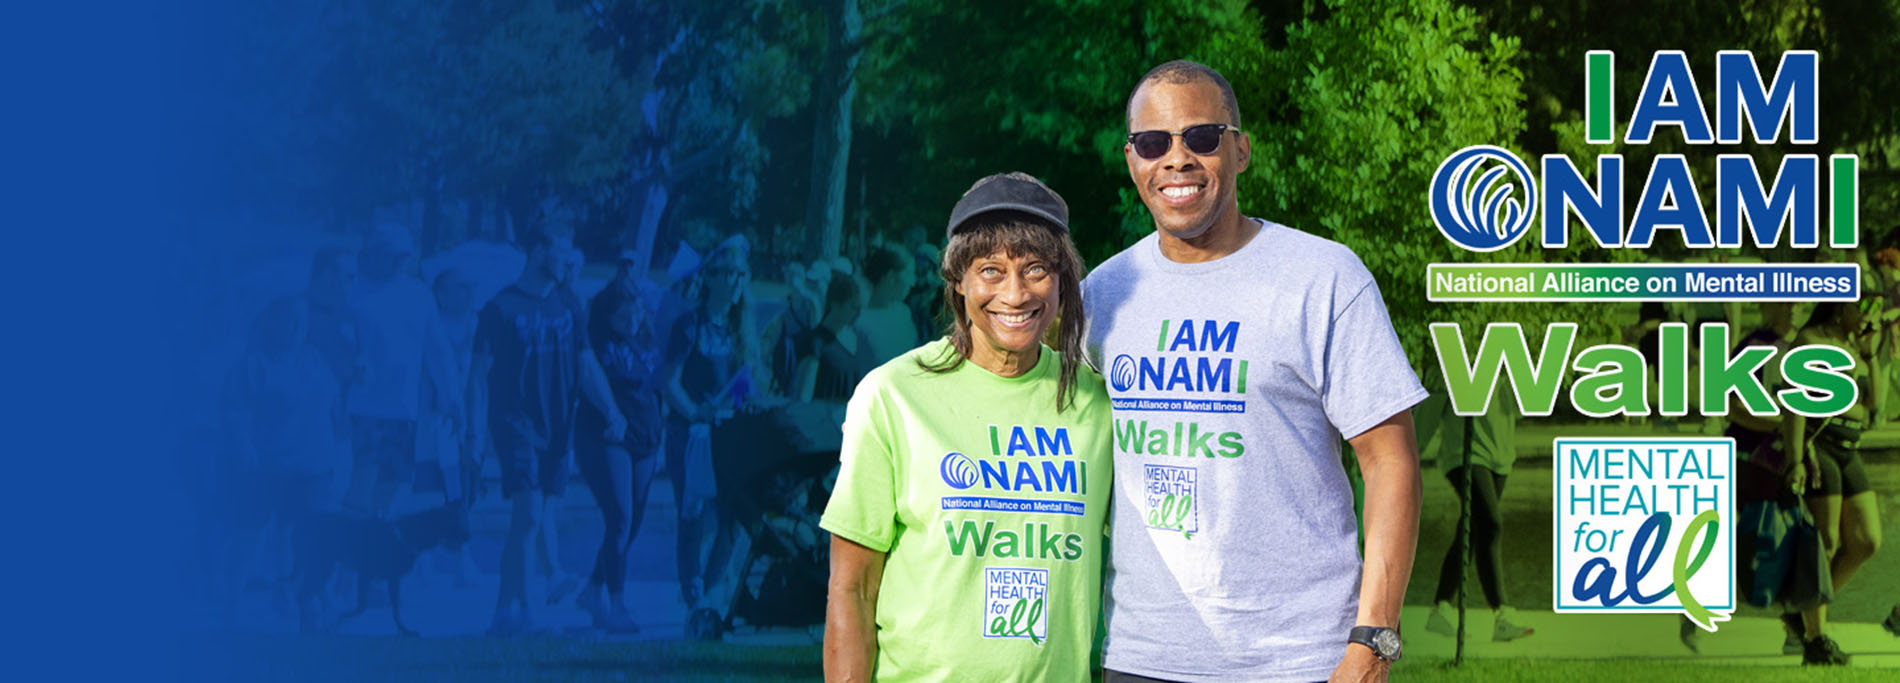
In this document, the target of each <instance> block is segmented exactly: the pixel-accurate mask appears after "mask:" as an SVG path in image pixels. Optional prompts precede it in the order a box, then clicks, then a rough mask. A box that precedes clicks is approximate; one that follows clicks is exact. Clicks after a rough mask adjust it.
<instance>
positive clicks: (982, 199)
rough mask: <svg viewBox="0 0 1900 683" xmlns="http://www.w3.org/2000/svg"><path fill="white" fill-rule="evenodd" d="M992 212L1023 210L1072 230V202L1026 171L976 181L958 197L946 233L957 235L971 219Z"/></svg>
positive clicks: (1065, 232)
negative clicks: (1066, 200) (1070, 215)
mask: <svg viewBox="0 0 1900 683" xmlns="http://www.w3.org/2000/svg"><path fill="white" fill-rule="evenodd" d="M991 211H1021V212H1023V213H1027V214H1030V215H1032V216H1036V217H1039V218H1043V219H1047V220H1048V221H1049V222H1050V223H1052V224H1054V225H1055V227H1056V228H1057V230H1058V231H1059V232H1061V233H1063V234H1065V235H1066V234H1068V232H1069V203H1068V202H1065V201H1062V195H1058V194H1056V191H1055V190H1051V189H1049V186H1048V185H1044V184H1042V181H1040V180H1037V179H1036V178H1035V176H1032V175H1029V174H1027V173H998V174H996V175H992V176H985V177H984V178H983V179H982V180H978V181H976V184H974V185H971V186H970V189H969V190H967V191H965V192H964V193H963V198H962V199H959V200H957V207H956V208H955V209H951V210H950V228H949V230H948V232H946V233H945V235H946V236H947V237H953V236H955V235H956V234H957V231H958V230H960V229H962V228H963V226H964V225H966V224H968V223H969V222H970V219H971V218H975V217H976V216H977V215H979V214H985V213H989V212H991Z"/></svg>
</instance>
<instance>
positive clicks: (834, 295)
mask: <svg viewBox="0 0 1900 683" xmlns="http://www.w3.org/2000/svg"><path fill="white" fill-rule="evenodd" d="M861 297H863V290H861V289H859V288H858V277H857V276H856V275H852V274H850V273H832V274H831V283H830V284H827V285H825V310H827V311H829V310H831V309H834V308H837V307H840V306H843V305H845V304H858V303H863V302H862V301H860V299H861Z"/></svg>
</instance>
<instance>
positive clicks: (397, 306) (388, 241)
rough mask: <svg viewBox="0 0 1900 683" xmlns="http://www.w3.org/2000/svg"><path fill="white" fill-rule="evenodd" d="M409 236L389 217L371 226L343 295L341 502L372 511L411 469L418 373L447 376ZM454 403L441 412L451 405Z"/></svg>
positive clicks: (405, 481) (382, 506) (379, 509)
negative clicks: (345, 423) (349, 361)
mask: <svg viewBox="0 0 1900 683" xmlns="http://www.w3.org/2000/svg"><path fill="white" fill-rule="evenodd" d="M415 254H416V248H415V242H414V239H413V238H412V237H411V236H410V234H409V231H408V229H406V228H404V227H403V226H401V225H396V224H393V223H384V224H380V225H378V226H376V228H375V230H373V231H372V232H371V233H370V234H369V237H368V240H367V242H366V244H365V245H364V247H363V252H362V257H361V259H360V261H361V263H360V267H361V272H362V277H361V278H360V279H358V280H357V283H356V291H355V292H354V294H353V295H352V297H351V305H350V307H351V311H352V312H353V314H354V319H355V322H356V332H357V336H356V340H357V343H356V350H357V353H356V368H355V370H356V371H355V373H354V374H353V375H352V377H351V381H350V386H349V394H348V396H349V398H348V405H349V414H350V445H351V448H352V449H353V451H354V453H355V468H354V472H353V475H352V478H351V481H350V492H349V496H348V497H347V499H346V501H347V502H346V506H347V507H349V508H351V509H353V510H355V511H358V512H363V513H367V514H370V515H374V516H382V515H386V514H388V513H389V505H390V503H391V502H392V501H393V500H394V499H395V497H396V494H397V493H398V492H400V491H401V489H402V488H403V487H405V486H408V485H409V484H410V483H411V481H412V480H413V478H414V475H415V465H416V429H417V424H418V421H419V420H420V419H421V413H422V401H421V397H422V383H423V373H424V372H425V371H426V372H428V374H429V376H430V378H431V380H433V381H436V382H438V383H439V384H441V385H446V384H449V383H452V382H453V380H452V379H450V378H452V377H453V376H454V371H453V370H451V369H450V368H449V359H448V358H447V357H444V356H442V355H440V354H433V353H429V352H428V350H429V349H430V348H432V347H435V346H437V345H439V344H440V342H439V340H435V339H434V337H435V336H436V335H439V334H441V330H440V329H439V327H438V323H439V321H440V320H441V316H440V315H439V314H438V313H437V311H436V302H435V296H434V295H432V294H431V293H430V291H429V287H428V286H427V285H424V284H423V283H422V280H421V279H420V278H418V277H416V274H415V272H414V257H415ZM460 410H461V407H460V406H459V405H458V406H454V407H451V408H448V409H447V410H446V412H449V413H451V414H454V413H459V412H460Z"/></svg>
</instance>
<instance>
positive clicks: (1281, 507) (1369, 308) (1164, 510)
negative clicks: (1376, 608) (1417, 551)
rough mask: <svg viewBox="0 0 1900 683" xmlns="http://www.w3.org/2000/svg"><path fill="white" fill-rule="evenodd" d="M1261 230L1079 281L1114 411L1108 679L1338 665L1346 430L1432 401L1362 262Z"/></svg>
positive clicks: (1315, 240)
mask: <svg viewBox="0 0 1900 683" xmlns="http://www.w3.org/2000/svg"><path fill="white" fill-rule="evenodd" d="M1261 224H1262V226H1263V227H1262V229H1261V231H1260V233H1259V234H1258V235H1257V236H1255V237H1254V238H1253V240H1252V241H1250V242H1249V243H1247V245H1246V246H1244V247H1242V248H1241V249H1240V250H1239V251H1236V252H1234V253H1233V254H1231V255H1228V256H1226V257H1224V258H1221V259H1217V260H1214V261H1210V262H1207V263H1194V264H1188V263H1175V262H1173V261H1169V260H1167V258H1166V257H1164V256H1162V255H1161V250H1160V241H1159V239H1158V238H1157V237H1156V236H1155V235H1152V234H1151V235H1149V236H1148V237H1146V238H1144V239H1142V240H1141V241H1140V242H1139V243H1136V244H1135V246H1133V247H1130V248H1129V249H1127V250H1125V251H1123V252H1122V253H1120V254H1117V255H1116V256H1115V257H1114V258H1111V259H1109V260H1108V261H1107V262H1106V263H1103V264H1102V265H1101V267H1099V268H1097V269H1095V272H1094V273H1092V274H1090V275H1089V277H1088V279H1087V280H1086V281H1084V282H1083V292H1084V296H1083V301H1084V303H1085V304H1086V308H1087V312H1088V323H1089V327H1088V333H1087V344H1086V346H1087V351H1088V353H1089V358H1090V360H1091V362H1092V363H1094V365H1095V367H1096V368H1097V369H1099V370H1100V371H1101V373H1102V375H1103V376H1104V377H1107V378H1108V380H1109V395H1110V397H1111V398H1112V400H1113V404H1114V413H1115V416H1114V419H1115V493H1114V497H1113V500H1112V503H1111V505H1112V516H1111V523H1110V526H1111V529H1112V533H1113V538H1112V540H1113V542H1112V544H1111V556H1110V559H1111V564H1110V567H1109V573H1108V574H1107V586H1108V590H1107V593H1108V640H1107V643H1106V646H1105V647H1106V653H1105V657H1106V658H1105V661H1104V663H1103V664H1104V666H1106V667H1107V668H1110V669H1115V670H1117V671H1124V672H1128V673H1134V674H1140V675H1144V676H1150V677H1155V678H1166V679H1174V680H1198V679H1222V680H1236V679H1244V680H1297V681H1313V680H1322V679H1325V678H1326V677H1327V676H1328V675H1329V674H1331V672H1332V670H1333V667H1334V666H1336V665H1338V663H1339V658H1340V657H1341V656H1342V655H1344V654H1345V651H1346V650H1345V648H1346V636H1347V632H1348V631H1350V630H1351V628H1352V626H1353V621H1354V619H1355V617H1356V616H1357V609H1358V602H1359V571H1360V558H1359V550H1358V527H1357V523H1356V521H1355V519H1354V516H1353V508H1352V488H1351V486H1350V484H1348V482H1347V480H1346V473H1345V470H1344V468H1343V467H1342V465H1341V462H1340V445H1341V439H1342V437H1343V438H1350V437H1354V436H1358V435H1359V434H1361V433H1363V432H1365V431H1366V430H1367V429H1370V428H1372V427H1374V426H1376V425H1378V424H1379V423H1380V422H1383V421H1384V420H1385V419H1386V418H1389V417H1391V416H1393V415H1395V414H1398V413H1399V412H1400V411H1403V410H1405V409H1407V408H1410V407H1412V406H1413V405H1415V404H1417V403H1418V402H1419V401H1421V400H1423V399H1424V398H1425V396H1426V392H1425V389H1424V387H1422V386H1420V385H1419V382H1418V376H1417V375H1416V374H1415V373H1413V372H1412V369H1411V367H1410V366H1409V365H1408V364H1407V363H1406V360H1405V352H1404V350H1403V349H1402V348H1401V347H1400V346H1399V341H1398V337H1397V336H1396V335H1395V334H1394V333H1393V331H1392V322H1391V320H1390V318H1388V317H1387V315H1386V310H1385V303H1384V301H1382V300H1381V299H1380V296H1379V288H1378V286H1377V285H1376V284H1375V283H1374V282H1373V280H1372V274H1371V273H1370V272H1368V271H1367V270H1366V268H1365V266H1364V265H1363V264H1361V263H1360V261H1359V258H1358V257H1356V256H1354V255H1353V253H1352V251H1351V250H1349V249H1347V248H1346V247H1345V246H1343V245H1340V244H1338V243H1336V242H1332V241H1330V240H1326V239H1322V238H1319V237H1315V236H1313V235H1309V234H1307V233H1304V232H1300V231H1298V230H1294V229H1292V228H1288V227H1285V226H1281V225H1274V224H1270V223H1266V222H1265V221H1261Z"/></svg>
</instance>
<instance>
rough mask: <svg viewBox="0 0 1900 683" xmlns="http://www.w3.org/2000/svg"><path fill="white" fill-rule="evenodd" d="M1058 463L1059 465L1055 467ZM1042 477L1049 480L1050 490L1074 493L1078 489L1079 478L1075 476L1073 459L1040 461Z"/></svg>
mask: <svg viewBox="0 0 1900 683" xmlns="http://www.w3.org/2000/svg"><path fill="white" fill-rule="evenodd" d="M1024 464H1028V463H1024ZM1058 464H1060V465H1061V467H1056V465H1058ZM1042 478H1044V479H1047V480H1049V490H1050V491H1061V492H1064V493H1076V492H1078V491H1079V490H1080V489H1079V488H1078V486H1079V484H1078V482H1079V481H1080V480H1079V479H1077V478H1076V476H1075V461H1074V460H1064V461H1062V462H1060V463H1057V462H1056V461H1054V460H1044V461H1042Z"/></svg>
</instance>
